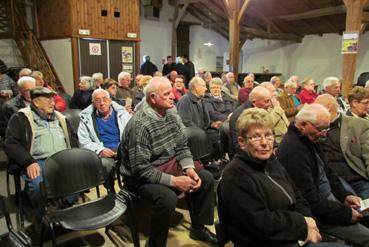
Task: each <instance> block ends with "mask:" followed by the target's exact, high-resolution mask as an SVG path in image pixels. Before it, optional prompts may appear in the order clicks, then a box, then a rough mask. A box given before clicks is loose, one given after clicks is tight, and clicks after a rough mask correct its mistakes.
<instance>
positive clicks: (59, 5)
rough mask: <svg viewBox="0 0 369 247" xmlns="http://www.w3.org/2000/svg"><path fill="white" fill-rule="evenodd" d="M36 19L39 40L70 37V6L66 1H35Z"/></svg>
mask: <svg viewBox="0 0 369 247" xmlns="http://www.w3.org/2000/svg"><path fill="white" fill-rule="evenodd" d="M36 4H37V19H38V24H39V32H40V38H41V39H53V38H62V37H69V36H71V34H72V33H71V30H72V29H71V25H72V23H71V15H72V13H71V6H70V2H69V1H66V0H52V1H50V0H37V1H36Z"/></svg>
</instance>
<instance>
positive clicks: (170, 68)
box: [163, 63, 176, 76]
mask: <svg viewBox="0 0 369 247" xmlns="http://www.w3.org/2000/svg"><path fill="white" fill-rule="evenodd" d="M175 66H176V65H175V64H174V63H172V64H164V66H163V76H168V75H169V73H170V72H172V71H173V70H175Z"/></svg>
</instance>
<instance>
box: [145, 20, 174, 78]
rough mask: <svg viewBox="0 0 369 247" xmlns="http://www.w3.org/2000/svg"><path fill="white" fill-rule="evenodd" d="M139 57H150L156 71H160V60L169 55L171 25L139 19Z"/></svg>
mask: <svg viewBox="0 0 369 247" xmlns="http://www.w3.org/2000/svg"><path fill="white" fill-rule="evenodd" d="M140 28H141V40H142V41H141V46H140V50H141V57H140V64H141V63H142V56H143V55H150V57H151V62H153V63H154V64H155V65H156V66H158V69H159V70H160V71H161V70H162V67H163V66H162V63H161V59H163V58H166V57H167V55H170V53H171V42H172V24H171V23H170V22H164V21H163V22H162V21H160V22H159V21H150V20H144V19H141V25H140Z"/></svg>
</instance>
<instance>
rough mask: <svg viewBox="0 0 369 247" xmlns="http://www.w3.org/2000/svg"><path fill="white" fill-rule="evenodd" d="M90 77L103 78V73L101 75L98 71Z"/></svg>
mask: <svg viewBox="0 0 369 247" xmlns="http://www.w3.org/2000/svg"><path fill="white" fill-rule="evenodd" d="M92 79H94V80H103V79H104V75H103V73H100V72H97V73H93V74H92Z"/></svg>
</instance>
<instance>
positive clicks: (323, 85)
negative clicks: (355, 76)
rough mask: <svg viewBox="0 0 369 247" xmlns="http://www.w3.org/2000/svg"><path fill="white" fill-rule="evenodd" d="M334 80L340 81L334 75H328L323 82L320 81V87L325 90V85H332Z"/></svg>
mask: <svg viewBox="0 0 369 247" xmlns="http://www.w3.org/2000/svg"><path fill="white" fill-rule="evenodd" d="M334 82H338V83H339V82H340V79H338V78H337V77H334V76H330V77H327V78H325V79H324V81H323V83H322V87H323V89H324V90H325V89H326V88H327V87H329V86H332V84H333V83H334Z"/></svg>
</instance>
